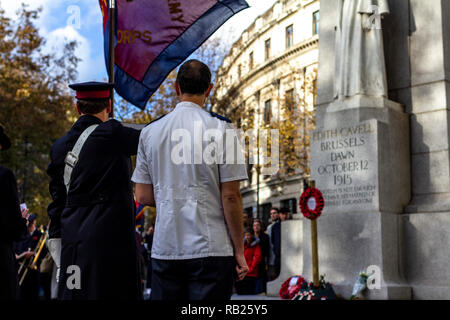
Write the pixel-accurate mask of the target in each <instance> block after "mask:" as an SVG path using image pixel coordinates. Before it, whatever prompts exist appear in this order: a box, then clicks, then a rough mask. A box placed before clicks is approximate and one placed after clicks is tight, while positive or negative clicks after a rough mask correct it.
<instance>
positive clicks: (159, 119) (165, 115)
mask: <svg viewBox="0 0 450 320" xmlns="http://www.w3.org/2000/svg"><path fill="white" fill-rule="evenodd" d="M166 115H167V114H164V115H162V116H161V117H159V118H156V119H155V120H152V121H150V122H149V123H148V124H147V126H149V125H151V124H152V123H154V122H156V121H158V120H161V119H162V118H164V117H165V116H166Z"/></svg>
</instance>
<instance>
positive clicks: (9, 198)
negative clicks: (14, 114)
mask: <svg viewBox="0 0 450 320" xmlns="http://www.w3.org/2000/svg"><path fill="white" fill-rule="evenodd" d="M10 147H11V141H10V139H9V137H8V136H7V135H6V134H5V132H4V129H3V127H2V126H0V151H1V152H4V151H5V150H8V149H9V148H10ZM0 181H1V183H0V300H15V299H17V298H18V279H17V270H16V259H15V254H14V248H13V242H15V241H19V240H21V239H23V238H24V237H25V236H26V233H27V218H28V210H25V209H24V210H23V211H22V212H21V210H20V204H19V196H18V191H17V182H16V178H15V176H14V174H13V173H12V171H11V170H9V169H8V168H5V167H3V166H0ZM30 255H31V253H30Z"/></svg>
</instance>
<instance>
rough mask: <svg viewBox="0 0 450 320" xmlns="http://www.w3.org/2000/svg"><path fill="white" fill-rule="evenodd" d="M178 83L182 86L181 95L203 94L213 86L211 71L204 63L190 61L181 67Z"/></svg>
mask: <svg viewBox="0 0 450 320" xmlns="http://www.w3.org/2000/svg"><path fill="white" fill-rule="evenodd" d="M177 82H178V84H179V86H180V90H181V93H186V94H194V95H199V94H203V93H205V92H206V91H207V90H208V88H209V85H210V84H211V71H210V70H209V68H208V66H207V65H206V64H204V63H203V62H201V61H198V60H189V61H186V62H185V63H184V64H183V65H182V66H181V67H180V70H179V71H178V75H177Z"/></svg>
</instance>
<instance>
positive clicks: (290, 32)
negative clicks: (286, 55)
mask: <svg viewBox="0 0 450 320" xmlns="http://www.w3.org/2000/svg"><path fill="white" fill-rule="evenodd" d="M293 45H294V26H293V25H292V24H291V25H290V26H289V27H287V28H286V49H290V48H291V47H292V46H293Z"/></svg>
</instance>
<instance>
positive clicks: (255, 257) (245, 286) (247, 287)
mask: <svg viewBox="0 0 450 320" xmlns="http://www.w3.org/2000/svg"><path fill="white" fill-rule="evenodd" d="M244 255H245V261H246V262H247V265H248V273H247V275H246V276H245V278H244V280H242V281H241V282H236V284H235V287H236V293H237V294H239V295H253V294H256V293H257V292H256V282H257V279H258V274H259V265H260V264H261V260H262V253H261V245H260V244H259V241H257V240H256V239H255V236H254V234H253V230H252V229H247V230H246V231H245V233H244Z"/></svg>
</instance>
